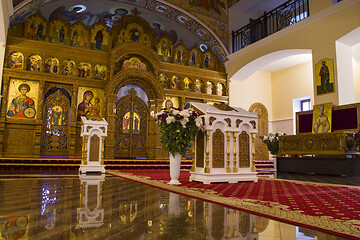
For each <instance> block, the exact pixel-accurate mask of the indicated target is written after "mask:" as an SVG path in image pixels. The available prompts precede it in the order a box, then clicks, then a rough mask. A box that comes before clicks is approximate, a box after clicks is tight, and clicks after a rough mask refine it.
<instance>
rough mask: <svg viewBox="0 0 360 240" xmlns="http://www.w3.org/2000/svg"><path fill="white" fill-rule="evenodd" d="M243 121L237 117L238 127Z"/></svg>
mask: <svg viewBox="0 0 360 240" xmlns="http://www.w3.org/2000/svg"><path fill="white" fill-rule="evenodd" d="M242 122H243V120H241V119H236V127H237V128H238V127H239V126H240V124H241V123H242Z"/></svg>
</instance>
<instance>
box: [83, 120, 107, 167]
mask: <svg viewBox="0 0 360 240" xmlns="http://www.w3.org/2000/svg"><path fill="white" fill-rule="evenodd" d="M81 120H82V122H83V125H82V126H81V137H83V146H82V159H81V165H80V168H79V174H87V173H89V172H91V173H99V174H105V165H103V156H104V142H105V137H106V136H107V126H108V123H107V122H106V120H105V119H104V118H102V120H101V121H100V120H99V121H94V120H88V119H87V118H86V117H81Z"/></svg>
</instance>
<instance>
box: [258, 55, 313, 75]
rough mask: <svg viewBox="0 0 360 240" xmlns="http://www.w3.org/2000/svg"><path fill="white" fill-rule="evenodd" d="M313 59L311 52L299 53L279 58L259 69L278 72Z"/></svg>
mask: <svg viewBox="0 0 360 240" xmlns="http://www.w3.org/2000/svg"><path fill="white" fill-rule="evenodd" d="M311 60H312V55H311V54H308V53H307V54H298V55H293V56H288V57H284V58H281V59H278V60H275V61H273V62H271V63H269V64H267V65H265V66H264V67H263V68H261V69H259V70H260V71H264V72H268V73H273V72H277V71H280V70H283V69H286V68H289V67H293V66H296V65H299V64H302V63H305V62H309V61H311Z"/></svg>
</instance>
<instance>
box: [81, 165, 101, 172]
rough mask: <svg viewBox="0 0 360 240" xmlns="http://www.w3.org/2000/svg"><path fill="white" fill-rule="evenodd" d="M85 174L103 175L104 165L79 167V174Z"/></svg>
mask: <svg viewBox="0 0 360 240" xmlns="http://www.w3.org/2000/svg"><path fill="white" fill-rule="evenodd" d="M87 172H92V173H93V172H98V173H101V174H105V165H80V168H79V174H86V173H87Z"/></svg>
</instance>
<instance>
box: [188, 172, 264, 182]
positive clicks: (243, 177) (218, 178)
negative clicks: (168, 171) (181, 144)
mask: <svg viewBox="0 0 360 240" xmlns="http://www.w3.org/2000/svg"><path fill="white" fill-rule="evenodd" d="M190 174H191V175H190V181H191V182H192V181H196V182H202V183H204V184H210V183H217V182H228V183H237V182H257V181H258V178H257V176H256V175H257V173H256V172H248V173H196V172H190Z"/></svg>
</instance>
